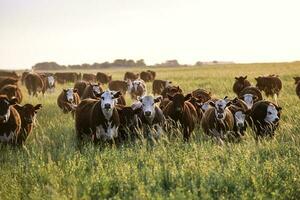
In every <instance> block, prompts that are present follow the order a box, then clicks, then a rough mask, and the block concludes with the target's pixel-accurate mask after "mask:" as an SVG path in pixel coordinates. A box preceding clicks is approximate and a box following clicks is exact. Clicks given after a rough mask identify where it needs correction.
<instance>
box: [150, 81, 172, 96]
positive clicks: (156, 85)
mask: <svg viewBox="0 0 300 200" xmlns="http://www.w3.org/2000/svg"><path fill="white" fill-rule="evenodd" d="M171 84H172V81H168V80H154V81H153V83H152V93H153V94H154V95H156V94H161V93H162V91H163V90H164V89H165V88H167V87H169V86H170V85H171Z"/></svg>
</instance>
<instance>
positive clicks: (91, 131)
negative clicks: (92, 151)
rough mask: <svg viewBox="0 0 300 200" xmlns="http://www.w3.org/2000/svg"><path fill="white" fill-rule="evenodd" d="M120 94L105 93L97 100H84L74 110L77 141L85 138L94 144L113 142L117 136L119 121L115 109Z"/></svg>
mask: <svg viewBox="0 0 300 200" xmlns="http://www.w3.org/2000/svg"><path fill="white" fill-rule="evenodd" d="M120 95H121V92H112V91H109V90H107V91H105V92H102V93H101V95H100V99H99V100H95V99H85V100H83V101H81V103H80V104H79V105H78V107H77V109H76V115H75V116H76V117H75V126H76V134H77V138H78V141H79V142H81V141H82V140H83V139H85V138H87V139H88V140H92V141H94V142H101V141H108V140H113V139H114V138H116V137H117V136H118V127H119V126H120V119H119V114H118V111H117V109H116V108H115V104H116V99H117V98H119V96H120Z"/></svg>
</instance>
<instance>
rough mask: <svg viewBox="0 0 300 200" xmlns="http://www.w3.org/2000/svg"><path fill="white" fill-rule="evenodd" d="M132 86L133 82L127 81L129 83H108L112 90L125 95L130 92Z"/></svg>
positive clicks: (116, 81) (118, 81)
mask: <svg viewBox="0 0 300 200" xmlns="http://www.w3.org/2000/svg"><path fill="white" fill-rule="evenodd" d="M131 86H132V82H131V80H127V81H120V80H115V81H110V82H109V83H108V88H109V89H110V90H113V91H121V93H122V94H123V95H125V94H126V92H127V91H130V89H131Z"/></svg>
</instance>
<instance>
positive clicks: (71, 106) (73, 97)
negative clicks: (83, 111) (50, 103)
mask: <svg viewBox="0 0 300 200" xmlns="http://www.w3.org/2000/svg"><path fill="white" fill-rule="evenodd" d="M79 103H80V97H79V95H78V94H77V90H76V89H73V88H69V89H63V90H62V91H61V93H60V94H59V96H58V97H57V105H58V107H59V108H60V109H61V110H62V111H63V113H65V114H66V113H69V112H71V113H72V115H73V116H74V113H75V110H76V107H77V106H78V104H79Z"/></svg>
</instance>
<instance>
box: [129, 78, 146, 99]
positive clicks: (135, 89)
mask: <svg viewBox="0 0 300 200" xmlns="http://www.w3.org/2000/svg"><path fill="white" fill-rule="evenodd" d="M129 93H130V96H131V99H137V97H141V96H144V95H145V94H146V93H147V88H146V83H145V82H144V81H143V80H142V79H137V80H134V81H132V85H131V87H130V91H129Z"/></svg>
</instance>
